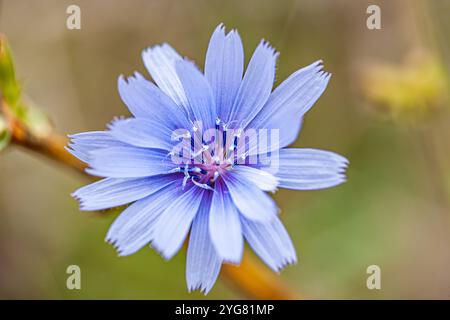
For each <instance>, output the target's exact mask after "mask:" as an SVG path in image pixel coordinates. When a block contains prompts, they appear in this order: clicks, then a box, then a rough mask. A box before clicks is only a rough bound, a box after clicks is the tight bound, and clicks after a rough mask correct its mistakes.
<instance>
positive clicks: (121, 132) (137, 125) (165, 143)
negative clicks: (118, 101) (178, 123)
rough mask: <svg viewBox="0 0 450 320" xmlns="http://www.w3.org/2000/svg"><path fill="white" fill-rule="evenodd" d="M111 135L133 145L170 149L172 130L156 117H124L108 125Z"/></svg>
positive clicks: (171, 147)
mask: <svg viewBox="0 0 450 320" xmlns="http://www.w3.org/2000/svg"><path fill="white" fill-rule="evenodd" d="M110 130H111V135H112V136H113V137H115V138H116V139H117V140H119V141H122V142H125V143H128V144H131V145H133V146H135V147H142V148H154V149H162V150H166V151H169V152H170V151H172V149H173V147H174V142H173V141H171V134H172V130H171V129H170V128H169V127H167V125H166V124H165V123H164V122H161V121H158V120H156V119H134V118H131V119H124V120H118V121H115V122H114V123H113V124H111V126H110Z"/></svg>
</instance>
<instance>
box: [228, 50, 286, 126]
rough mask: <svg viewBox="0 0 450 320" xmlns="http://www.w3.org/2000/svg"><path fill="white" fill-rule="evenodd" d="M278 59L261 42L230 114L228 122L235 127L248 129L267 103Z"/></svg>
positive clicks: (273, 52)
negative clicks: (249, 124)
mask: <svg viewBox="0 0 450 320" xmlns="http://www.w3.org/2000/svg"><path fill="white" fill-rule="evenodd" d="M277 57H278V54H277V53H276V52H275V50H274V49H273V48H272V47H270V45H269V44H268V43H267V42H265V41H261V43H260V44H259V45H258V47H257V48H256V50H255V53H254V54H253V56H252V58H251V60H250V63H249V65H248V67H247V71H246V72H245V75H244V79H243V80H242V83H241V86H240V87H239V90H238V92H237V95H236V99H235V101H234V104H233V107H232V110H231V112H230V114H229V118H228V122H231V121H234V122H236V123H235V125H234V127H238V128H244V127H246V126H247V124H248V123H249V122H250V121H251V120H252V119H253V118H254V117H255V116H256V115H257V114H258V112H259V111H260V110H261V108H262V107H263V106H264V104H265V103H266V101H267V99H268V98H269V95H270V92H271V91H272V87H273V82H274V80H275V65H276V60H277Z"/></svg>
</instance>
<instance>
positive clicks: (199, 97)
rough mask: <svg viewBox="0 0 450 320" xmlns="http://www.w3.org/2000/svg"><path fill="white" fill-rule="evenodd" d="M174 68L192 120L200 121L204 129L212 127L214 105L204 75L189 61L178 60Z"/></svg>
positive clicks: (213, 124)
mask: <svg viewBox="0 0 450 320" xmlns="http://www.w3.org/2000/svg"><path fill="white" fill-rule="evenodd" d="M176 70H177V73H178V76H179V78H180V81H181V83H182V84H183V88H184V90H185V92H186V97H187V100H188V105H189V109H190V112H191V113H192V116H193V118H194V119H193V120H197V121H202V122H203V127H204V128H205V129H212V128H214V127H215V121H216V106H215V102H214V98H213V95H212V91H211V87H210V86H209V83H208V81H207V80H206V78H205V76H204V75H203V74H202V73H201V72H200V71H199V70H198V69H197V67H195V65H194V64H193V63H192V62H190V61H185V60H182V61H178V62H177V63H176Z"/></svg>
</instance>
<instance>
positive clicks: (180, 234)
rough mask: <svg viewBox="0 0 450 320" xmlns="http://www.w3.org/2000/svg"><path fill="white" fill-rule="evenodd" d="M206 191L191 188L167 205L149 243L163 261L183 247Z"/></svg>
mask: <svg viewBox="0 0 450 320" xmlns="http://www.w3.org/2000/svg"><path fill="white" fill-rule="evenodd" d="M205 192H210V191H206V190H204V189H201V188H197V187H192V188H190V189H189V190H187V191H185V192H184V193H183V194H182V195H181V196H179V197H178V198H177V199H176V200H174V201H172V202H171V203H168V207H167V209H166V210H165V211H164V212H163V213H162V215H161V217H160V218H159V219H158V221H157V222H156V224H155V234H154V239H153V241H152V243H151V245H152V247H153V248H155V249H156V250H157V251H158V252H160V253H161V255H162V256H163V257H164V258H165V259H167V260H168V259H170V258H172V257H173V256H174V255H175V254H176V253H177V252H178V250H179V249H180V248H181V246H182V245H183V241H184V239H185V238H186V236H187V233H188V231H189V228H190V226H191V223H192V220H194V218H195V215H196V214H197V212H198V210H199V207H200V205H201V202H202V199H203V194H204V193H205Z"/></svg>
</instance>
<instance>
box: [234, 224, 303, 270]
mask: <svg viewBox="0 0 450 320" xmlns="http://www.w3.org/2000/svg"><path fill="white" fill-rule="evenodd" d="M241 223H242V230H243V233H244V237H245V239H246V240H247V242H248V243H249V245H250V246H251V247H252V248H253V250H254V251H255V252H256V254H257V255H258V256H259V257H260V258H261V259H262V260H263V261H264V262H265V263H266V264H267V265H268V266H269V267H270V268H271V269H272V270H274V271H275V272H279V271H280V270H281V269H283V268H284V267H285V266H286V265H288V264H294V263H296V262H297V255H296V253H295V249H294V246H293V244H292V241H291V239H290V237H289V234H288V233H287V231H286V229H285V228H284V226H283V224H282V223H281V221H280V220H279V219H278V218H277V217H275V219H273V220H272V221H271V222H269V223H258V222H255V221H251V220H248V219H246V218H245V217H243V216H241Z"/></svg>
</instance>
